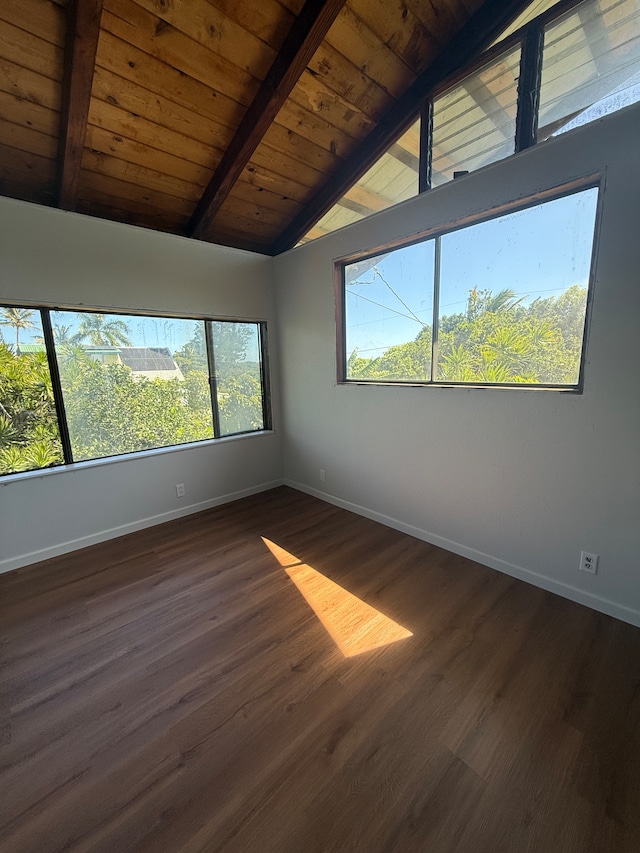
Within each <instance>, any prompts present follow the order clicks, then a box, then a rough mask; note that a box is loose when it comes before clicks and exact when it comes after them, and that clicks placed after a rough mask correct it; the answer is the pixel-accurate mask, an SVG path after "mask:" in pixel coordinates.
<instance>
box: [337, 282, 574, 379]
mask: <svg viewBox="0 0 640 853" xmlns="http://www.w3.org/2000/svg"><path fill="white" fill-rule="evenodd" d="M586 298H587V291H586V289H585V288H582V287H580V286H578V285H574V286H573V287H570V288H569V289H568V290H566V291H565V292H564V293H563V294H562V295H561V296H557V297H556V296H552V297H549V298H547V299H536V300H534V301H533V302H531V304H529V305H524V304H523V301H524V297H521V298H520V299H516V298H515V293H514V292H513V291H512V290H510V289H508V288H507V289H504V290H501V291H500V292H499V293H497V294H493V293H492V291H491V290H477V289H475V288H474V289H473V290H471V291H470V293H469V298H468V301H467V310H466V312H465V313H458V314H452V315H449V316H444V317H442V318H441V320H440V333H439V339H438V356H439V357H438V371H437V378H438V380H440V381H445V382H446V381H451V382H496V383H527V384H540V383H542V384H545V385H565V384H566V385H571V384H574V383H576V382H577V380H578V373H579V368H580V356H581V349H582V333H583V327H584V312H585V305H586ZM430 357H431V329H430V328H429V327H425V328H424V329H422V330H421V331H420V333H419V334H418V336H417V337H416V338H415V340H413V341H408V342H407V343H404V344H397V345H394V346H391V347H389V348H388V349H387V350H386V351H385V353H384V354H383V355H381V356H379V357H378V358H375V359H366V358H361V357H359V356H358V353H357V350H354V351H353V353H352V354H351V356H350V357H349V360H348V362H347V376H348V378H350V379H363V380H367V379H368V380H372V379H373V380H378V381H396V382H411V381H417V382H420V381H425V380H426V381H428V380H429V377H430Z"/></svg>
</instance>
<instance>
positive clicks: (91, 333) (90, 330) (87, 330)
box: [73, 314, 131, 347]
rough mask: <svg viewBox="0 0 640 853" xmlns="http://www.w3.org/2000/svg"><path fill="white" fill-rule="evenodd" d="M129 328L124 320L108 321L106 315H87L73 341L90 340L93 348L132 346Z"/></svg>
mask: <svg viewBox="0 0 640 853" xmlns="http://www.w3.org/2000/svg"><path fill="white" fill-rule="evenodd" d="M128 332H129V326H128V325H127V324H126V323H125V322H124V320H107V319H106V317H105V315H104V314H85V315H84V316H83V318H82V320H81V322H80V325H79V327H78V331H77V333H76V334H75V335H74V336H73V341H74V342H76V343H79V342H80V341H85V340H88V341H89V343H90V344H92V345H93V346H103V345H105V344H109V345H111V346H113V347H117V346H125V347H128V346H131V340H130V338H129V336H128Z"/></svg>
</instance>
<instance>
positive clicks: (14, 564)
mask: <svg viewBox="0 0 640 853" xmlns="http://www.w3.org/2000/svg"><path fill="white" fill-rule="evenodd" d="M282 485H284V480H282V479H279V480H272V481H271V482H269V483H260V484H259V485H257V486H250V487H249V488H248V489H240V490H239V491H237V492H229V493H228V494H226V495H219V496H218V497H215V498H210V499H209V500H206V501H200V502H199V503H196V504H189V505H188V506H182V507H180V508H179V509H172V510H169V511H168V512H162V513H159V514H158V515H151V516H149V517H148V518H140V519H137V520H136V521H131V522H129V523H127V524H121V525H119V526H118V527H111V528H109V529H108V530H100V531H98V532H97V533H91V534H89V535H88V536H81V537H80V538H79V539H71V540H69V541H67V542H60V543H58V544H57V545H52V546H51V547H49V548H42V549H40V550H39V551H31V552H29V553H28V554H20V556H18V557H10V558H8V559H6V560H0V574H3V573H4V572H10V571H13V569H19V568H21V567H22V566H30V565H31V564H32V563H39V562H40V561H41V560H49V559H50V558H51V557H59V556H60V555H61V554H68V553H69V552H70V551H77V550H79V549H80V548H87V547H88V546H89V545H97V544H98V543H99V542H106V541H107V539H115V538H117V537H118V536H125V535H126V534H127V533H134V532H135V531H136V530H143V529H144V528H145V527H153V526H154V525H156V524H163V523H164V522H165V521H173V520H174V519H176V518H183V517H184V516H185V515H193V513H196V512H202V511H203V510H205V509H211V508H212V507H214V506H220V505H221V504H226V503H230V502H231V501H237V500H239V499H240V498H247V497H249V496H250V495H257V494H258V493H259V492H266V491H268V490H269V489H275V488H276V487H277V486H282Z"/></svg>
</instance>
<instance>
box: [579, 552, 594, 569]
mask: <svg viewBox="0 0 640 853" xmlns="http://www.w3.org/2000/svg"><path fill="white" fill-rule="evenodd" d="M580 571H581V572H589V574H590V575H596V574H597V573H598V555H597V554H590V553H589V552H588V551H580Z"/></svg>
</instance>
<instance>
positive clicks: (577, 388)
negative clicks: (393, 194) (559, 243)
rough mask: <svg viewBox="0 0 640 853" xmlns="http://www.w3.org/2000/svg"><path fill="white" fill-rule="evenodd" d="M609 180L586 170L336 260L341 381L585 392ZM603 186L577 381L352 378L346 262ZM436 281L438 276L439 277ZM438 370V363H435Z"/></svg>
mask: <svg viewBox="0 0 640 853" xmlns="http://www.w3.org/2000/svg"><path fill="white" fill-rule="evenodd" d="M604 184H605V175H604V173H602V172H598V173H592V174H589V175H585V176H583V177H581V178H576V179H574V180H571V181H567V182H565V183H562V184H560V185H555V186H553V187H550V188H548V189H545V190H541V191H538V192H535V193H530V194H527V195H524V196H521V197H518V198H516V199H513V200H509V201H505V202H503V203H500V204H497V205H495V206H493V207H491V208H487V209H485V210H483V211H480V212H478V213H473V214H470V215H468V216H464V217H461V218H459V219H456V220H453V221H448V222H444V223H440V224H439V225H437V226H433V227H431V228H428V229H425V230H424V231H420V232H418V233H416V234H412V235H411V236H409V237H400V238H397V239H395V240H391V241H389V242H387V243H383V244H381V245H377V246H375V247H372V248H369V249H366V250H363V251H360V252H357V253H353V254H350V255H348V256H344V257H341V258H338V259H336V260H335V261H334V289H335V306H336V370H337V380H336V381H337V384H338V385H345V386H356V385H359V386H373V387H375V386H378V387H379V386H390V387H409V388H463V389H470V388H478V389H499V390H506V389H515V390H522V391H562V392H564V393H571V394H582V393H583V390H584V370H585V362H586V350H587V342H588V336H589V327H590V321H591V309H592V303H593V291H594V282H595V274H596V258H597V251H598V244H599V235H600V226H601V221H602V205H603V202H604V192H603V190H604ZM588 189H597V190H598V197H597V200H596V206H595V220H594V231H593V242H592V246H591V254H590V258H589V277H588V283H587V299H586V304H585V315H584V326H583V334H582V346H581V350H580V367H579V371H578V381H577V382H576V383H575V384H572V385H567V384H553V383H525V382H478V381H470V382H462V381H452V380H449V379H447V380H438V379H432V380H429V381H424V380H423V381H418V380H416V381H400V380H398V381H394V380H363V379H349V378H348V377H347V361H348V355H347V324H346V283H345V270H346V268H347V267H348V266H349V265H350V264H353V263H356V262H357V261H363V260H367V259H368V258H373V257H376V256H377V255H380V254H383V253H385V252H392V251H396V250H399V249H403V248H406V247H408V246H414V245H416V244H418V243H422V242H425V241H428V240H436V239H437V238H440V237H444V236H446V235H447V234H452V233H454V232H456V231H461V230H463V229H465V228H469V227H471V226H473V225H478V224H481V223H483V222H488V221H491V220H493V219H498V218H499V217H500V216H504V215H506V214H510V213H517V212H519V211H522V210H527V209H529V208H532V207H536V206H538V205H540V204H544V203H545V202H551V201H554V200H556V199H560V198H566V197H568V196H570V195H574V194H576V193H579V192H581V191H583V190H588ZM434 281H435V279H434ZM438 302H439V292H438V294H437V296H436V294H435V293H434V303H433V308H432V312H433V313H432V317H435V316H436V311H437V310H438ZM438 325H439V319H438V320H437V321H435V322H432V345H431V347H432V348H431V361H432V365H433V364H434V356H435V355H436V352H437V344H438V334H437V327H438ZM432 373H433V367H432Z"/></svg>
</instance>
